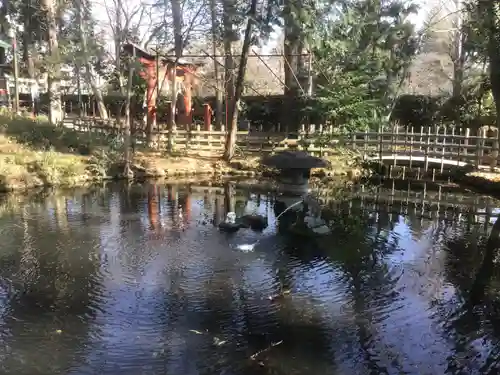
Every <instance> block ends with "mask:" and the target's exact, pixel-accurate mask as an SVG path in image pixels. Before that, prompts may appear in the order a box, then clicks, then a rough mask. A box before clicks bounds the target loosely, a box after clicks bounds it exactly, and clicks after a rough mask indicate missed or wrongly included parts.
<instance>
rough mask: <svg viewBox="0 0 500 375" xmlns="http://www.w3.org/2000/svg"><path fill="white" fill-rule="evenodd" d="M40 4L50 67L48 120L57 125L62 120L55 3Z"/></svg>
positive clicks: (46, 0) (43, 0)
mask: <svg viewBox="0 0 500 375" xmlns="http://www.w3.org/2000/svg"><path fill="white" fill-rule="evenodd" d="M41 5H42V7H43V9H44V10H45V13H46V19H47V32H48V41H49V57H50V69H49V72H48V94H49V122H50V123H51V124H52V125H59V124H60V123H61V122H62V120H63V112H62V103H61V87H60V86H61V85H60V76H61V59H60V55H59V41H58V38H57V22H56V12H55V4H54V2H53V1H51V0H42V2H41Z"/></svg>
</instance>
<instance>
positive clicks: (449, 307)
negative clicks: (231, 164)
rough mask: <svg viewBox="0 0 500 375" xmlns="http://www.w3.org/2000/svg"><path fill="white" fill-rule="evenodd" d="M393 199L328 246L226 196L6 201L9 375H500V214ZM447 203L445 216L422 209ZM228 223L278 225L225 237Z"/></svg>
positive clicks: (71, 195) (4, 335)
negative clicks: (282, 228)
mask: <svg viewBox="0 0 500 375" xmlns="http://www.w3.org/2000/svg"><path fill="white" fill-rule="evenodd" d="M387 188H388V189H385V188H380V189H378V190H373V189H371V188H369V187H364V188H357V187H356V188H355V189H354V190H355V191H353V192H352V193H351V194H350V195H348V196H347V198H346V199H345V201H344V202H342V203H339V204H337V205H335V209H336V210H337V211H336V212H337V214H336V218H334V219H333V221H332V226H333V227H334V236H333V237H332V238H330V239H328V240H324V241H321V242H320V243H315V242H314V241H307V242H304V241H300V240H297V239H291V238H290V237H289V236H286V235H283V234H278V233H277V229H276V227H275V225H274V224H273V223H274V221H273V219H274V215H275V214H274V211H273V201H274V198H273V195H272V194H267V195H266V194H254V193H252V192H249V191H238V190H234V189H231V188H229V187H227V188H226V189H216V188H209V187H208V186H206V187H199V186H198V187H197V186H182V185H178V186H162V185H155V184H150V183H148V184H144V185H137V186H132V187H125V186H122V185H113V186H110V187H106V188H101V189H94V190H91V191H72V192H66V193H61V192H58V193H57V194H49V195H48V196H44V197H37V198H30V199H29V200H28V201H26V200H25V201H20V202H18V203H12V201H11V200H10V201H9V204H8V205H7V204H5V205H4V206H6V207H3V210H2V211H1V212H0V213H1V215H0V243H1V244H2V246H1V248H0V373H1V374H6V375H7V374H16V375H24V374H26V375H36V374H43V375H47V374H71V375H80V374H120V375H129V374H130V375H138V374H167V373H168V374H185V375H191V374H322V373H325V374H332V375H336V374H339V375H340V374H342V375H344V374H345V375H349V374H490V373H491V374H493V373H496V370H495V369H496V368H497V367H498V358H499V355H498V349H499V345H498V340H499V339H500V331H499V326H498V319H499V318H498V316H499V315H498V313H497V311H499V310H498V308H497V307H498V297H497V296H498V291H497V288H498V285H499V279H498V267H497V265H496V263H495V259H496V254H494V253H491V252H490V253H487V252H485V243H486V240H487V236H488V235H489V233H490V231H491V223H492V222H494V220H495V219H493V218H491V217H488V218H486V219H485V216H484V215H483V214H482V212H491V211H492V208H494V207H496V206H500V204H499V205H496V201H494V200H493V199H489V198H484V197H478V196H476V195H473V194H472V193H466V192H462V191H459V190H458V189H456V188H454V187H451V188H450V187H446V186H445V187H443V186H441V187H439V188H436V186H432V187H426V189H425V191H426V192H425V194H426V195H424V196H422V194H421V189H419V188H418V187H410V189H409V193H408V194H410V195H409V196H408V197H410V198H411V199H407V200H406V201H405V199H404V194H403V193H402V192H404V191H405V189H406V188H405V189H403V188H401V187H399V188H400V189H399V193H397V192H395V191H393V190H392V188H393V187H391V186H387ZM436 189H438V190H439V194H440V196H439V197H440V198H441V201H439V202H437V201H436V198H435V197H434V196H433V195H432V197H434V198H432V199H430V200H427V201H425V199H426V197H428V196H429V194H431V193H432V192H434V193H436V194H437V191H438V190H436ZM224 193H225V194H224ZM396 193H397V194H396ZM415 197H417V198H418V199H420V203H418V202H417V203H415V201H416V200H417V201H418V199H417V198H415ZM422 197H423V198H422ZM324 198H325V200H328V198H327V197H324ZM422 202H423V204H422ZM447 202H448V203H449V204H448V205H447V204H446V203H447ZM450 202H451V203H450ZM457 202H459V203H457ZM460 202H462V203H460ZM437 203H440V204H439V205H437ZM228 210H234V211H236V212H237V214H238V215H241V214H242V213H244V212H257V213H259V214H262V215H266V216H268V218H269V220H270V223H271V225H270V227H269V228H267V229H266V230H265V231H264V232H263V233H255V232H252V231H251V230H241V231H239V232H238V233H236V234H234V235H228V234H225V233H220V232H219V231H218V230H217V229H216V227H215V226H214V223H217V222H218V221H220V220H221V219H222V218H223V217H224V215H225V213H226V212H227V211H228ZM241 244H256V245H255V247H254V249H253V251H240V250H238V245H241ZM282 290H290V294H287V295H285V296H284V297H282V298H274V299H273V298H271V299H270V297H272V296H276V295H279V294H280V291H282ZM472 297H473V298H472Z"/></svg>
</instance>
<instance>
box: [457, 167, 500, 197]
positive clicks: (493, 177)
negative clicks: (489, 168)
mask: <svg viewBox="0 0 500 375" xmlns="http://www.w3.org/2000/svg"><path fill="white" fill-rule="evenodd" d="M450 177H451V180H452V181H453V182H455V183H456V184H458V185H459V186H461V187H463V188H466V189H469V190H472V191H474V192H476V193H478V194H487V195H491V196H495V197H500V173H498V172H471V173H467V174H465V175H452V176H450Z"/></svg>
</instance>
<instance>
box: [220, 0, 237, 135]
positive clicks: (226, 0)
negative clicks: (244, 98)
mask: <svg viewBox="0 0 500 375" xmlns="http://www.w3.org/2000/svg"><path fill="white" fill-rule="evenodd" d="M235 6H236V5H235V3H234V0H223V13H222V23H223V28H224V56H225V58H224V93H225V96H226V97H225V99H224V104H225V107H226V108H225V111H224V116H223V121H224V123H225V125H226V131H227V130H228V129H227V128H228V126H229V125H230V124H229V119H230V118H231V117H230V114H229V110H230V108H231V106H232V101H233V99H234V58H233V49H232V45H233V39H234V31H233V22H232V18H233V15H234V12H235V9H234V8H235Z"/></svg>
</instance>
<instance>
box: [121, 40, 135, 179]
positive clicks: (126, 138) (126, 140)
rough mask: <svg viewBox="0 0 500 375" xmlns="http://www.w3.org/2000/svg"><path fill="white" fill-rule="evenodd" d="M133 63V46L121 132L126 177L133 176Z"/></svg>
mask: <svg viewBox="0 0 500 375" xmlns="http://www.w3.org/2000/svg"><path fill="white" fill-rule="evenodd" d="M134 65H135V48H134V49H133V53H132V63H131V64H129V68H128V81H127V92H126V100H125V129H124V130H125V131H124V134H123V158H124V159H125V166H124V171H123V175H124V176H125V177H126V178H128V177H133V173H132V170H131V168H130V161H131V157H130V131H131V129H132V117H131V116H130V101H131V96H132V95H131V93H132V79H133V77H134Z"/></svg>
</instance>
